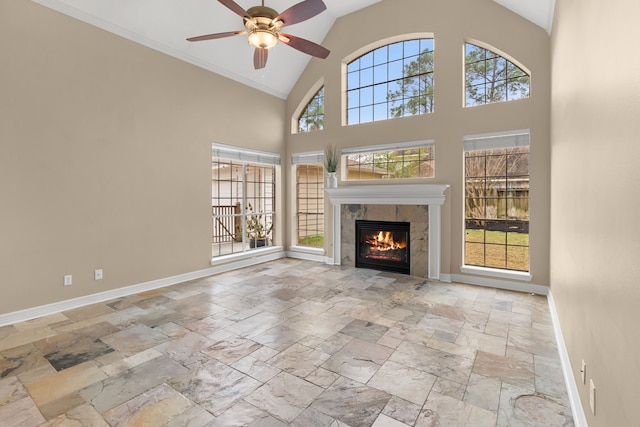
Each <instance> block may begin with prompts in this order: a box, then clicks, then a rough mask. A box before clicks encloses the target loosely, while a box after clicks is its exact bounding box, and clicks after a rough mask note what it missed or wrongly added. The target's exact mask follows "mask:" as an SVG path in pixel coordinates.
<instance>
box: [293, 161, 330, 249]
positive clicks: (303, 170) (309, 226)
mask: <svg viewBox="0 0 640 427" xmlns="http://www.w3.org/2000/svg"><path fill="white" fill-rule="evenodd" d="M296 222H297V232H298V234H297V239H296V244H297V245H299V246H310V247H315V248H322V247H324V169H323V166H322V164H321V163H312V164H298V165H296Z"/></svg>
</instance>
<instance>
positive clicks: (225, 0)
mask: <svg viewBox="0 0 640 427" xmlns="http://www.w3.org/2000/svg"><path fill="white" fill-rule="evenodd" d="M218 1H219V2H220V3H222V4H223V5H224V6H226V7H227V9H229V10H231V11H232V12H234V13H236V14H238V15H240V16H241V17H243V18H247V19H251V17H250V16H249V14H248V13H247V11H246V10H244V9H243V8H242V6H240V5H239V4H238V3H236V2H234V1H233V0H218Z"/></svg>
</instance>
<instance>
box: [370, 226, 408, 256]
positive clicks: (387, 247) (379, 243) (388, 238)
mask: <svg viewBox="0 0 640 427" xmlns="http://www.w3.org/2000/svg"><path fill="white" fill-rule="evenodd" d="M366 243H367V244H369V245H370V249H371V250H375V251H393V250H398V249H404V248H406V247H407V243H406V242H396V241H394V240H393V233H391V232H390V231H380V232H379V233H378V234H376V235H374V236H371V237H370V238H368V239H367V240H366Z"/></svg>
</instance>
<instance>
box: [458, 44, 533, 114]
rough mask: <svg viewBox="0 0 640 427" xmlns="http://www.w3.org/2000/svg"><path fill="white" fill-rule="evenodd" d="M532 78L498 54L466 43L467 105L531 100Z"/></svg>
mask: <svg viewBox="0 0 640 427" xmlns="http://www.w3.org/2000/svg"><path fill="white" fill-rule="evenodd" d="M530 80H531V76H530V75H529V74H528V73H527V72H526V71H524V70H522V69H521V68H520V67H518V66H517V65H515V64H514V63H513V62H511V61H509V60H507V59H505V58H503V57H502V56H500V55H498V54H497V53H495V52H493V51H491V50H489V49H485V48H482V47H479V46H476V45H474V44H471V43H466V44H465V100H466V102H465V105H466V106H467V107H472V106H475V105H484V104H491V103H493V102H505V101H513V100H516V99H522V98H528V97H529V86H530Z"/></svg>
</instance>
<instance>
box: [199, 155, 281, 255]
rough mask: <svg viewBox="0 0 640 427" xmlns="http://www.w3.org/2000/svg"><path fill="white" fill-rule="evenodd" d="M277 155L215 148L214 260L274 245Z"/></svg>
mask: <svg viewBox="0 0 640 427" xmlns="http://www.w3.org/2000/svg"><path fill="white" fill-rule="evenodd" d="M279 164H280V157H279V156H278V155H277V154H272V153H265V152H259V151H253V150H246V149H242V148H236V147H230V146H225V145H222V144H214V145H213V156H212V160H211V178H212V179H211V183H212V186H211V213H212V221H213V234H212V254H213V256H214V257H216V256H221V255H228V254H233V253H238V252H244V251H247V250H252V249H257V248H261V247H265V246H270V245H272V244H273V224H274V217H275V202H276V200H275V173H276V167H277V165H279Z"/></svg>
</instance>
